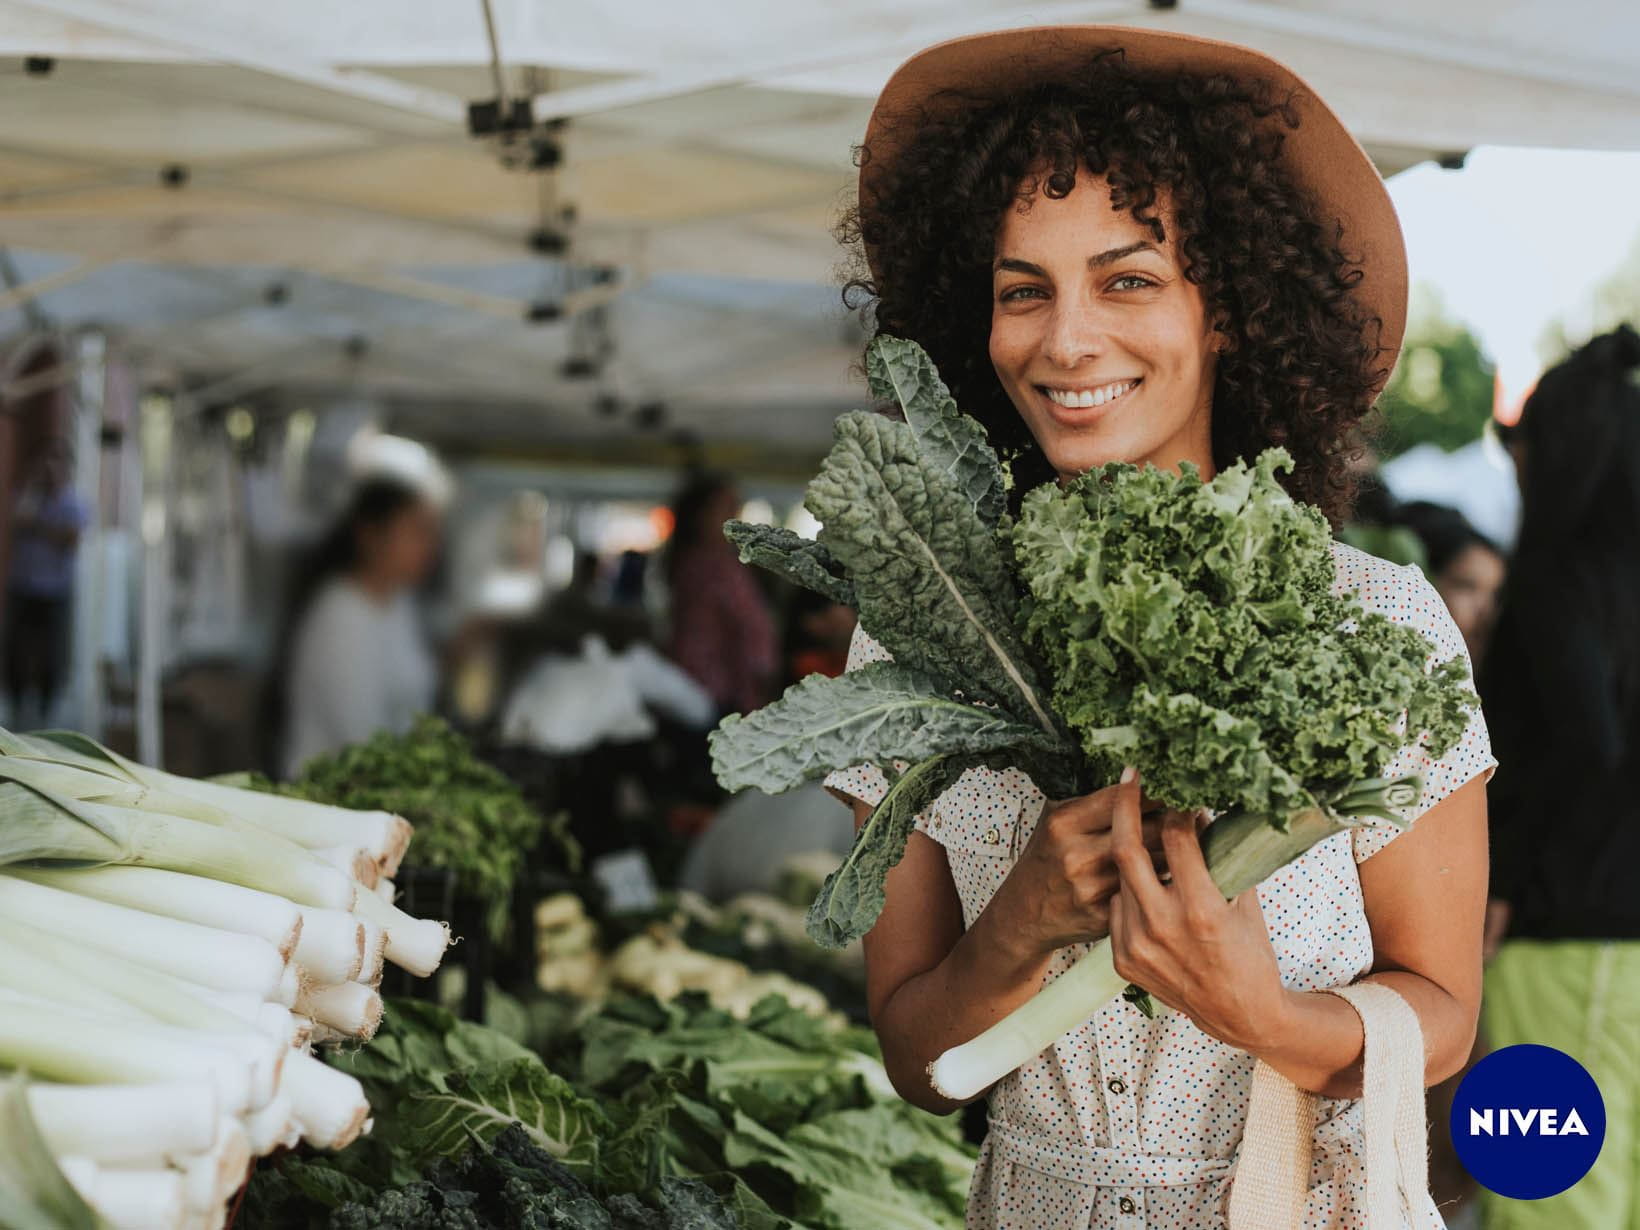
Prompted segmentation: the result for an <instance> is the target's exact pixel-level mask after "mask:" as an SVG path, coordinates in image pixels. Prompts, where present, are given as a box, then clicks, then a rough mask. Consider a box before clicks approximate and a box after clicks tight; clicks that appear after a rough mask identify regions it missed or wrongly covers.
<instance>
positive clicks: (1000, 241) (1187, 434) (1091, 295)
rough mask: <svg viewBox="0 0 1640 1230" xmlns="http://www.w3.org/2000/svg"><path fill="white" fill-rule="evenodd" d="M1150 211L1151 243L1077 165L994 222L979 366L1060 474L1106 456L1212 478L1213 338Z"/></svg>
mask: <svg viewBox="0 0 1640 1230" xmlns="http://www.w3.org/2000/svg"><path fill="white" fill-rule="evenodd" d="M1164 203H1165V202H1164ZM1159 216H1160V217H1161V218H1162V220H1163V223H1164V225H1165V226H1166V229H1167V231H1168V235H1169V238H1168V241H1167V242H1166V243H1163V244H1157V243H1156V242H1155V239H1154V237H1153V235H1152V233H1151V231H1150V230H1149V228H1147V227H1146V226H1144V225H1143V224H1141V223H1140V222H1138V221H1137V220H1136V219H1135V218H1134V217H1133V215H1132V214H1131V213H1129V212H1128V211H1127V210H1125V209H1124V210H1114V209H1112V208H1111V202H1110V188H1109V186H1108V184H1107V183H1106V181H1105V180H1104V178H1103V177H1101V176H1094V175H1091V174H1088V173H1086V172H1083V173H1082V174H1081V175H1080V176H1079V177H1078V179H1077V181H1076V188H1075V190H1074V191H1072V192H1071V193H1070V194H1069V195H1067V196H1065V197H1062V198H1058V199H1055V198H1053V197H1049V196H1045V195H1043V194H1041V193H1038V194H1037V195H1036V196H1035V197H1033V198H1031V199H1030V201H1029V202H1028V203H1027V204H1025V205H1023V206H1021V207H1020V208H1015V209H1009V210H1008V211H1007V212H1006V213H1005V214H1004V215H1003V219H1002V223H1001V226H1000V227H999V228H998V231H997V243H996V257H995V261H994V263H993V265H992V291H993V294H992V301H991V302H992V308H991V347H990V349H991V363H992V365H993V366H994V367H995V368H996V373H997V378H998V379H999V380H1001V382H1002V387H1003V389H1004V390H1005V391H1006V392H1007V394H1008V398H1009V400H1010V401H1012V402H1013V404H1014V407H1015V409H1017V410H1018V411H1019V413H1020V415H1021V416H1022V417H1023V418H1024V420H1025V424H1026V426H1027V427H1029V428H1030V432H1031V435H1032V436H1034V437H1035V438H1036V442H1037V443H1038V444H1039V445H1041V447H1042V451H1043V452H1044V453H1046V454H1047V457H1048V461H1049V462H1050V463H1051V464H1052V466H1053V468H1054V469H1055V470H1056V471H1057V472H1058V473H1059V475H1060V477H1061V478H1067V479H1068V478H1072V477H1074V476H1076V475H1078V474H1081V473H1082V472H1083V471H1085V470H1088V469H1090V468H1092V467H1093V466H1097V465H1103V464H1105V463H1106V462H1111V461H1128V462H1136V463H1137V462H1146V461H1148V462H1151V463H1153V464H1155V465H1156V466H1158V467H1161V468H1165V469H1176V468H1177V466H1178V463H1179V462H1180V461H1182V460H1187V459H1188V460H1191V461H1194V462H1195V463H1196V464H1197V465H1199V466H1200V467H1201V468H1202V472H1203V473H1204V474H1205V475H1211V474H1212V473H1213V465H1212V461H1213V444H1212V401H1213V372H1214V365H1215V362H1216V351H1215V347H1214V341H1215V335H1214V334H1213V333H1212V331H1211V330H1210V329H1209V327H1208V324H1207V309H1206V300H1205V299H1204V298H1203V296H1202V292H1201V289H1200V288H1199V287H1198V286H1196V285H1195V284H1194V283H1192V282H1190V281H1187V280H1186V278H1185V276H1184V271H1183V268H1182V266H1181V264H1180V261H1179V258H1178V255H1177V253H1176V251H1175V248H1174V244H1173V236H1174V235H1175V233H1176V229H1177V228H1176V227H1175V226H1174V225H1173V223H1172V221H1171V219H1170V217H1169V214H1168V212H1167V210H1165V209H1163V210H1161V211H1160V215H1159ZM1096 403H1097V404H1096Z"/></svg>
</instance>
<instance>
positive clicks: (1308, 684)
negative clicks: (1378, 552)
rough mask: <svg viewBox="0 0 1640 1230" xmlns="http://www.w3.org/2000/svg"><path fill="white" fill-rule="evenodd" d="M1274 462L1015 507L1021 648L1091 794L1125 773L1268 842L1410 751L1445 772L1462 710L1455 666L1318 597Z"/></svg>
mask: <svg viewBox="0 0 1640 1230" xmlns="http://www.w3.org/2000/svg"><path fill="white" fill-rule="evenodd" d="M1290 468H1291V461H1290V459H1289V458H1288V456H1287V454H1286V453H1284V452H1282V451H1281V450H1279V449H1273V450H1270V451H1268V452H1266V453H1264V454H1263V455H1261V456H1260V457H1259V458H1258V460H1257V461H1256V462H1255V464H1254V465H1252V466H1251V467H1249V466H1247V465H1245V464H1243V463H1238V464H1236V465H1233V466H1231V467H1229V468H1228V469H1226V470H1224V471H1223V472H1222V473H1220V474H1219V475H1218V476H1217V477H1216V478H1214V479H1213V480H1212V481H1211V482H1204V481H1203V480H1202V478H1201V476H1200V474H1199V473H1198V472H1197V470H1196V469H1195V467H1194V466H1191V465H1189V464H1188V463H1187V464H1185V465H1184V466H1183V467H1182V468H1181V471H1182V472H1181V473H1180V474H1179V475H1173V474H1169V473H1165V472H1162V471H1159V470H1156V469H1154V468H1150V467H1146V468H1145V469H1142V470H1141V469H1139V468H1137V467H1135V466H1130V465H1108V466H1104V467H1101V468H1099V469H1096V470H1092V471H1090V472H1088V473H1087V474H1085V475H1083V476H1082V477H1080V478H1078V479H1077V480H1076V481H1075V482H1073V483H1070V484H1068V485H1067V486H1066V487H1065V488H1063V489H1059V488H1056V487H1043V488H1041V489H1038V490H1036V491H1033V492H1031V493H1030V494H1029V495H1028V496H1027V497H1026V498H1025V501H1024V506H1023V509H1022V512H1021V517H1020V521H1019V523H1018V525H1017V526H1015V527H1014V545H1015V554H1016V558H1017V560H1018V563H1019V567H1020V572H1021V576H1022V578H1023V580H1024V583H1025V586H1026V588H1027V591H1028V594H1027V597H1026V599H1025V601H1024V602H1023V603H1022V613H1023V616H1022V617H1023V627H1024V630H1025V637H1026V639H1027V641H1028V642H1029V643H1030V644H1031V645H1032V646H1033V647H1034V648H1035V649H1037V650H1038V651H1039V652H1041V654H1042V655H1043V658H1044V660H1045V661H1046V662H1047V663H1048V664H1049V671H1050V673H1051V675H1052V677H1053V679H1054V681H1055V688H1054V698H1053V699H1054V706H1055V708H1056V710H1057V711H1058V713H1059V714H1060V716H1061V717H1062V718H1063V719H1064V720H1065V722H1066V723H1067V724H1068V726H1069V727H1070V728H1071V729H1072V730H1073V731H1074V732H1075V734H1076V737H1077V739H1078V740H1079V742H1080V743H1081V746H1082V749H1083V751H1084V752H1085V753H1086V754H1087V757H1088V760H1089V763H1090V766H1091V768H1092V770H1093V772H1094V775H1095V778H1096V779H1100V778H1102V779H1103V780H1113V779H1114V778H1115V777H1116V775H1117V774H1118V773H1119V772H1120V770H1121V767H1122V766H1123V765H1124V764H1137V765H1138V766H1139V768H1140V769H1141V770H1142V771H1143V772H1144V774H1145V783H1146V789H1147V790H1148V791H1149V793H1150V794H1151V795H1152V796H1153V797H1155V798H1156V799H1158V800H1160V801H1162V802H1164V803H1166V804H1167V805H1169V806H1171V807H1176V808H1180V809H1195V808H1204V807H1205V808H1211V809H1214V810H1216V811H1229V810H1232V809H1237V810H1242V811H1246V812H1251V813H1255V814H1260V815H1265V816H1268V817H1269V818H1270V819H1271V820H1272V821H1273V822H1274V823H1275V824H1276V825H1277V826H1278V827H1282V826H1284V825H1285V823H1286V819H1287V817H1288V816H1290V815H1292V814H1294V813H1296V812H1298V811H1301V810H1303V809H1305V808H1307V807H1313V806H1314V805H1315V803H1316V802H1317V801H1320V802H1323V803H1326V802H1330V801H1332V800H1334V799H1338V798H1340V797H1342V796H1344V795H1346V794H1347V793H1348V792H1349V790H1350V788H1351V787H1352V786H1353V785H1355V784H1356V783H1359V782H1362V781H1365V780H1368V779H1372V778H1375V777H1377V776H1378V775H1379V774H1381V773H1382V772H1383V770H1384V767H1385V766H1386V765H1387V764H1388V763H1389V762H1390V761H1391V760H1392V759H1393V758H1394V757H1395V755H1396V753H1397V752H1398V751H1399V750H1400V749H1401V748H1402V747H1403V746H1404V745H1405V744H1406V743H1407V742H1409V741H1410V740H1413V739H1419V738H1421V739H1422V741H1423V743H1424V746H1425V747H1426V748H1427V749H1428V750H1429V751H1430V753H1431V754H1432V755H1440V754H1442V753H1443V752H1444V751H1445V750H1446V748H1448V747H1449V746H1450V745H1451V744H1452V743H1453V742H1454V741H1455V740H1456V739H1457V738H1458V737H1459V735H1460V734H1461V733H1462V731H1463V729H1464V725H1465V722H1466V720H1467V717H1466V711H1467V710H1468V709H1469V708H1470V707H1472V706H1473V704H1474V703H1475V697H1474V695H1473V693H1472V692H1471V691H1470V690H1469V689H1468V688H1467V687H1466V686H1465V684H1466V673H1465V670H1464V667H1463V664H1462V663H1461V661H1456V660H1454V661H1449V662H1444V663H1439V664H1431V663H1430V661H1429V659H1430V657H1431V656H1432V655H1431V646H1430V644H1429V642H1428V640H1427V639H1426V638H1424V637H1423V636H1422V635H1421V634H1420V633H1418V632H1417V631H1416V630H1415V629H1412V628H1409V627H1406V626H1404V625H1399V624H1396V623H1394V622H1392V621H1391V620H1388V619H1386V618H1384V617H1383V616H1381V615H1377V614H1372V613H1368V612H1366V611H1364V610H1363V609H1362V608H1361V605H1360V603H1359V602H1358V601H1356V599H1355V598H1354V597H1353V596H1352V595H1348V594H1335V593H1334V592H1333V578H1334V567H1333V562H1332V550H1331V537H1330V534H1329V532H1328V529H1327V525H1326V522H1325V521H1324V520H1323V519H1322V517H1321V514H1320V513H1319V512H1317V511H1316V510H1315V509H1313V508H1310V507H1309V506H1307V505H1303V504H1298V503H1295V502H1294V501H1293V500H1292V499H1291V498H1290V497H1289V496H1288V495H1287V493H1286V492H1285V491H1284V490H1283V489H1282V487H1281V485H1280V482H1279V480H1278V475H1279V474H1280V473H1281V472H1282V471H1283V470H1286V469H1290Z"/></svg>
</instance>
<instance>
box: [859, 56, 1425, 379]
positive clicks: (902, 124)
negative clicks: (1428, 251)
mask: <svg viewBox="0 0 1640 1230" xmlns="http://www.w3.org/2000/svg"><path fill="white" fill-rule="evenodd" d="M1117 48H1120V49H1121V50H1122V52H1123V53H1124V59H1125V62H1126V63H1127V64H1128V65H1130V66H1132V67H1133V68H1135V69H1138V70H1141V71H1144V72H1162V73H1166V72H1189V73H1197V74H1210V73H1230V74H1233V75H1235V76H1237V77H1241V78H1244V79H1252V80H1256V81H1261V82H1263V83H1265V84H1266V85H1267V87H1268V88H1269V91H1270V95H1271V101H1273V102H1277V103H1280V102H1283V101H1288V102H1290V105H1291V107H1292V110H1293V111H1294V112H1295V113H1296V115H1297V117H1298V121H1299V124H1298V127H1297V128H1296V129H1292V128H1288V127H1287V126H1286V125H1285V124H1280V121H1278V120H1276V119H1275V118H1274V117H1272V118H1271V120H1270V121H1269V122H1270V123H1273V124H1280V131H1281V132H1283V133H1284V134H1285V135H1286V141H1285V142H1284V144H1283V146H1282V156H1283V161H1284V162H1285V163H1286V165H1287V168H1288V172H1289V174H1291V175H1292V176H1293V178H1294V179H1295V180H1296V181H1297V182H1298V184H1299V185H1300V186H1301V187H1303V188H1305V189H1307V190H1308V191H1309V192H1310V193H1311V194H1312V195H1313V196H1314V197H1315V198H1316V200H1317V201H1318V202H1319V204H1320V206H1321V208H1322V209H1323V210H1324V211H1325V212H1326V213H1327V214H1328V215H1330V216H1331V217H1334V218H1337V219H1338V220H1339V222H1340V223H1342V225H1343V228H1344V233H1343V244H1342V246H1343V248H1344V250H1345V251H1346V252H1347V253H1349V254H1350V255H1351V256H1353V257H1356V258H1358V259H1359V260H1360V263H1361V264H1360V267H1361V271H1362V279H1361V281H1360V282H1359V283H1357V284H1356V287H1355V294H1356V295H1358V296H1359V298H1360V301H1361V303H1362V305H1363V307H1364V308H1365V309H1366V310H1367V311H1368V312H1369V313H1370V314H1371V315H1374V316H1377V317H1378V318H1379V319H1380V320H1381V321H1382V322H1383V332H1382V333H1381V334H1380V335H1379V337H1378V339H1377V343H1378V345H1379V346H1380V347H1381V351H1380V354H1381V356H1382V361H1381V363H1380V365H1379V366H1380V370H1381V375H1382V379H1381V380H1380V382H1379V386H1378V387H1379V388H1382V387H1383V382H1384V381H1387V380H1388V379H1389V374H1390V371H1391V369H1392V368H1393V366H1394V361H1395V357H1396V355H1397V354H1398V353H1399V352H1400V349H1401V339H1402V336H1403V335H1404V333H1405V331H1406V318H1407V253H1406V242H1405V240H1404V239H1403V238H1402V236H1401V223H1400V220H1399V219H1398V218H1397V217H1396V216H1395V206H1394V203H1393V202H1391V200H1390V196H1389V190H1388V189H1387V188H1386V187H1385V186H1384V181H1383V178H1382V176H1380V175H1379V174H1378V168H1377V167H1375V166H1374V165H1373V163H1372V159H1371V158H1369V157H1367V153H1366V151H1365V150H1363V149H1362V148H1361V145H1360V143H1359V142H1358V141H1356V139H1355V138H1354V137H1353V136H1351V135H1350V133H1349V130H1348V129H1347V128H1345V127H1344V124H1343V122H1342V121H1341V120H1340V119H1339V118H1338V116H1337V115H1335V114H1334V113H1333V111H1332V109H1331V108H1330V107H1328V106H1327V104H1326V103H1324V102H1322V101H1321V98H1320V96H1319V95H1318V94H1317V93H1316V92H1315V91H1314V90H1313V89H1311V88H1310V86H1309V85H1308V84H1306V83H1305V81H1304V80H1303V78H1301V77H1300V76H1299V75H1298V74H1297V73H1295V72H1293V71H1292V69H1290V68H1288V67H1287V66H1286V65H1284V64H1282V63H1280V62H1279V61H1277V60H1273V59H1271V58H1270V57H1269V56H1267V55H1265V54H1264V53H1263V52H1259V51H1254V50H1253V49H1252V48H1250V47H1242V46H1239V45H1237V44H1235V43H1224V42H1220V41H1218V40H1217V39H1210V38H1198V37H1196V36H1194V35H1189V34H1174V33H1170V32H1168V31H1163V30H1146V29H1140V28H1137V27H1131V26H1106V25H1070V26H1032V27H1029V28H1026V29H1021V30H1001V31H997V32H995V33H990V34H975V35H970V36H968V37H966V38H958V39H952V40H951V41H949V42H945V43H937V44H935V45H934V46H933V47H930V48H928V49H927V50H926V51H920V52H918V53H917V54H916V55H914V56H912V57H911V58H910V59H909V60H907V61H906V62H905V63H904V64H902V65H901V66H900V67H899V68H898V69H897V70H896V71H895V73H894V75H893V76H892V77H890V78H889V79H888V84H887V85H885V86H884V87H883V92H882V93H881V94H880V95H879V96H878V98H877V105H876V107H875V108H874V109H873V110H872V113H871V122H870V123H869V124H868V125H867V127H866V140H865V145H866V150H867V156H866V158H865V159H864V160H863V161H862V163H861V166H860V198H861V200H862V201H869V200H870V194H871V189H872V181H873V178H874V177H875V176H877V175H880V174H881V173H882V172H883V171H884V170H885V169H886V168H889V167H892V166H893V164H894V159H895V157H896V156H897V155H898V154H899V153H900V152H901V150H902V148H903V147H904V146H905V144H906V143H907V141H908V139H909V138H910V137H911V136H912V135H913V133H914V131H915V127H916V124H917V121H918V119H919V118H920V117H925V116H936V115H939V114H941V113H943V112H951V111H956V110H959V109H961V108H964V107H971V106H974V105H976V104H978V103H980V102H982V101H984V100H986V99H990V98H998V97H1002V96H1005V95H1007V94H1009V93H1011V92H1013V91H1015V90H1020V89H1025V88H1029V87H1032V86H1040V85H1042V84H1043V83H1044V82H1050V81H1056V80H1058V81H1065V80H1073V79H1074V78H1075V77H1076V75H1077V74H1078V73H1079V72H1082V71H1085V69H1086V67H1087V65H1088V63H1089V61H1090V60H1091V59H1092V58H1093V57H1094V56H1095V55H1097V54H1099V53H1100V52H1104V51H1111V50H1115V49H1117ZM866 259H867V260H868V261H869V262H870V263H871V266H872V273H873V275H878V274H879V270H878V268H877V261H876V257H875V254H874V253H873V252H872V251H871V250H870V248H869V247H868V249H867V251H866Z"/></svg>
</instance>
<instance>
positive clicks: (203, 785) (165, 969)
mask: <svg viewBox="0 0 1640 1230" xmlns="http://www.w3.org/2000/svg"><path fill="white" fill-rule="evenodd" d="M0 816H3V817H4V820H3V822H0V1077H4V1079H5V1083H4V1086H3V1089H0V1225H5V1226H8V1227H17V1228H18V1230H34V1228H35V1227H53V1228H57V1230H64V1228H67V1230H78V1228H80V1227H87V1228H91V1227H101V1226H111V1227H115V1228H117V1230H150V1228H152V1230H161V1228H166V1230H169V1228H171V1227H190V1228H191V1227H210V1226H219V1225H221V1224H223V1221H224V1219H225V1216H226V1201H227V1199H228V1197H229V1196H230V1195H232V1193H234V1192H235V1191H236V1190H237V1189H238V1188H239V1187H240V1186H241V1185H242V1183H243V1181H244V1176H245V1172H246V1169H247V1166H248V1165H249V1163H250V1161H251V1159H252V1158H253V1157H256V1156H260V1155H264V1154H267V1153H270V1152H272V1151H274V1150H276V1149H279V1148H281V1147H286V1146H292V1145H296V1144H298V1143H303V1142H305V1143H306V1144H308V1145H310V1146H312V1147H314V1148H318V1149H331V1150H334V1149H341V1148H343V1147H344V1146H346V1145H348V1144H349V1143H351V1142H352V1141H354V1140H355V1139H356V1138H358V1137H359V1135H360V1133H361V1132H364V1131H365V1130H366V1129H367V1128H368V1118H369V1115H370V1106H369V1103H368V1102H367V1100H366V1098H365V1094H364V1090H363V1087H362V1086H361V1085H360V1083H359V1082H358V1081H357V1080H356V1079H354V1078H353V1077H351V1076H349V1075H347V1074H346V1073H345V1072H342V1071H339V1070H337V1069H336V1068H334V1067H332V1066H330V1065H328V1064H326V1063H324V1062H322V1061H321V1060H320V1059H319V1058H317V1057H316V1056H315V1054H314V1053H313V1048H314V1046H315V1044H316V1043H321V1042H326V1041H350V1042H354V1043H357V1042H362V1041H366V1040H368V1039H370V1038H371V1037H372V1036H373V1034H374V1033H375V1031H376V1030H377V1028H378V1026H379V1025H380V1023H381V1020H382V1001H381V997H380V995H379V993H378V991H377V987H378V985H379V984H380V981H381V974H382V966H383V961H384V960H386V961H392V962H394V963H395V964H397V965H399V966H401V967H403V968H405V969H407V970H409V971H410V972H412V973H414V974H417V975H426V974H429V973H431V972H432V971H433V970H434V969H435V968H437V966H438V965H439V963H440V961H441V960H442V958H443V955H444V951H445V948H446V947H447V946H448V944H449V942H450V936H449V931H448V928H447V927H446V926H445V925H444V924H443V923H441V922H437V921H433V920H424V919H417V918H413V917H411V916H410V915H408V914H406V913H405V912H404V911H402V910H400V909H399V908H398V907H397V906H395V905H394V904H393V903H392V881H391V877H392V876H393V874H394V872H395V870H396V869H397V868H398V866H399V864H400V861H401V859H402V858H403V857H404V854H405V851H406V848H407V846H408V844H409V841H410V837H411V828H410V826H409V825H408V824H406V823H405V821H404V820H402V819H401V818H399V817H397V816H395V815H392V814H389V813H387V812H370V813H366V812H357V811H349V810H344V809H341V808H335V807H326V806H321V805H318V804H314V803H308V802H302V801H299V800H295V799H289V798H282V797H278V796H270V795H265V794H259V793H255V792H251V791H245V790H238V789H234V788H232V787H228V786H223V785H220V784H216V783H211V782H201V781H193V780H190V779H187V778H182V777H177V776H175V775H172V774H168V773H164V772H161V771H159V770H155V769H150V768H147V767H145V766H143V765H139V764H135V763H133V762H131V761H128V760H126V759H124V758H123V757H120V756H118V755H116V754H115V753H113V752H110V751H108V750H107V749H105V748H103V747H101V746H99V745H98V744H96V743H94V742H92V741H91V740H89V739H86V738H84V737H83V736H79V735H74V734H67V733H50V734H44V735H32V736H22V735H13V734H10V733H7V732H4V731H0Z"/></svg>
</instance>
